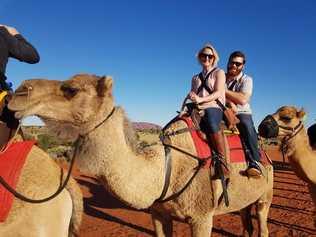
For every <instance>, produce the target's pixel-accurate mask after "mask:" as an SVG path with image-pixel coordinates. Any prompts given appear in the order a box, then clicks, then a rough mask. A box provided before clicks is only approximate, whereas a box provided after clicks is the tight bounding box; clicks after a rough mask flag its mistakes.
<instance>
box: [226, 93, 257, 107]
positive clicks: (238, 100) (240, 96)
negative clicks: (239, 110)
mask: <svg viewBox="0 0 316 237" xmlns="http://www.w3.org/2000/svg"><path fill="white" fill-rule="evenodd" d="M250 96H251V95H250V94H247V93H243V92H234V91H231V90H226V98H227V99H228V100H229V101H231V102H233V103H234V104H240V105H244V104H247V103H248V102H249V100H250Z"/></svg>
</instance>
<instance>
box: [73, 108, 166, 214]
mask: <svg viewBox="0 0 316 237" xmlns="http://www.w3.org/2000/svg"><path fill="white" fill-rule="evenodd" d="M160 155H162V153H161V154H160ZM87 156H89V157H91V158H90V159H86V157H87ZM78 161H79V166H80V167H86V168H87V169H88V172H91V173H94V174H97V175H98V176H99V177H100V179H101V180H102V182H103V183H104V185H105V186H106V188H107V189H108V190H109V191H110V192H111V193H113V194H114V195H116V196H117V197H118V198H119V199H120V200H122V201H124V202H125V203H126V204H127V205H130V206H132V207H135V208H147V207H149V206H150V205H151V204H152V203H153V202H154V201H155V200H156V199H157V198H158V197H159V196H160V194H161V191H162V188H163V187H162V186H163V182H164V180H163V167H164V159H163V157H154V158H152V159H150V158H146V157H144V156H142V155H137V154H135V153H134V152H133V151H132V149H131V147H130V146H128V144H127V141H126V139H125V134H124V113H123V111H122V110H121V109H116V110H115V112H114V113H113V115H112V116H111V117H110V118H109V119H108V120H107V122H106V123H103V124H102V125H101V126H99V127H98V128H96V129H95V130H94V131H93V132H91V133H90V134H88V135H87V136H86V137H84V138H83V142H82V146H81V149H80V150H79V155H78ZM145 194H146V195H145Z"/></svg>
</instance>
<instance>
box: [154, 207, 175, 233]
mask: <svg viewBox="0 0 316 237" xmlns="http://www.w3.org/2000/svg"><path fill="white" fill-rule="evenodd" d="M151 217H152V220H153V224H154V228H155V232H156V236H157V237H172V219H171V217H169V216H167V215H166V216H165V215H162V214H161V213H158V212H156V211H153V210H151Z"/></svg>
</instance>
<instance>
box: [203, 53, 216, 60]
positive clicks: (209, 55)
mask: <svg viewBox="0 0 316 237" xmlns="http://www.w3.org/2000/svg"><path fill="white" fill-rule="evenodd" d="M213 57H214V55H213V54H206V53H201V54H200V58H203V59H206V58H209V59H212V58H213Z"/></svg>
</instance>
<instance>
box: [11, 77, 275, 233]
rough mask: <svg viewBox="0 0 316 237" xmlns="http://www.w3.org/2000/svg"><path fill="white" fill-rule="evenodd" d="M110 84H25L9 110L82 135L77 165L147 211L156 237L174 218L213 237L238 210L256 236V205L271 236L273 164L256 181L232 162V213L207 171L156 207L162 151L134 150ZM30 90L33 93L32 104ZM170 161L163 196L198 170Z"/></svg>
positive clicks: (177, 142) (183, 139)
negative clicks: (221, 218) (216, 224)
mask: <svg viewBox="0 0 316 237" xmlns="http://www.w3.org/2000/svg"><path fill="white" fill-rule="evenodd" d="M112 84H113V80H112V78H111V77H108V76H103V77H98V76H94V75H89V74H80V75H75V76H73V77H72V78H70V79H69V80H66V81H53V80H45V79H42V80H40V79H33V80H27V81H24V82H23V83H22V85H21V86H20V87H19V88H18V89H17V91H16V94H15V95H14V96H13V99H12V100H11V102H10V104H9V108H10V109H12V110H14V111H16V113H15V115H16V117H18V118H21V117H24V116H29V115H36V116H38V117H40V118H41V119H42V120H43V121H44V122H45V123H46V124H47V126H48V127H50V128H51V129H52V130H54V131H55V132H56V134H58V135H59V136H60V137H63V138H65V139H77V138H78V137H79V140H78V155H77V159H78V165H79V167H80V168H81V169H82V170H84V171H88V172H90V173H93V174H95V175H96V176H97V177H98V178H99V180H100V181H101V182H102V184H103V185H104V187H105V188H106V189H107V190H108V191H110V192H111V193H112V194H113V195H114V196H115V197H117V198H118V199H119V200H121V201H123V202H124V203H126V204H127V205H129V206H131V207H134V208H137V209H145V208H149V209H150V210H151V212H152V218H153V223H154V226H155V231H156V235H157V236H159V237H161V236H172V219H173V218H177V219H181V220H183V221H186V222H187V223H189V224H190V226H191V230H192V236H194V237H209V236H210V235H211V230H212V220H213V216H214V215H219V214H225V213H229V212H234V211H238V210H241V212H242V217H243V218H242V220H243V224H244V235H251V234H252V231H253V229H252V225H251V220H250V219H249V218H250V213H249V210H250V207H251V206H252V204H256V206H257V212H258V220H259V227H260V236H268V228H267V217H268V211H269V207H270V204H271V201H272V189H273V169H272V166H271V165H268V166H267V168H266V169H265V171H264V175H263V176H262V177H261V178H259V179H252V178H248V177H246V176H243V175H241V174H240V171H241V170H245V169H246V168H247V165H246V163H236V164H231V175H230V182H229V185H228V192H229V199H230V205H229V207H226V206H225V204H224V203H223V201H220V200H219V197H220V196H221V193H222V187H221V184H220V181H219V180H217V179H213V178H212V174H211V171H210V170H209V169H201V170H200V171H199V173H198V174H197V176H196V177H195V178H194V180H193V181H192V183H191V184H190V185H189V186H188V188H187V189H186V190H185V191H184V192H183V193H182V194H181V195H180V196H178V197H176V198H175V199H173V200H171V201H168V202H165V203H161V202H158V201H157V199H158V198H159V197H160V195H161V193H162V189H163V186H164V175H165V174H164V165H165V154H164V148H163V146H162V145H161V144H158V145H155V146H153V147H152V148H151V151H150V152H142V151H138V150H137V149H134V148H133V147H135V146H133V145H132V143H133V141H134V139H127V138H128V137H131V134H132V132H131V129H130V127H129V128H128V129H127V128H126V124H127V123H126V121H127V119H126V116H125V113H124V110H123V109H122V108H121V107H116V106H115V103H114V98H113V90H112ZM26 91H29V92H30V94H29V95H27V96H28V101H27V100H26V95H25V92H26ZM113 109H114V110H113ZM185 126H186V125H185V123H184V122H183V121H178V122H176V123H174V124H173V125H172V126H171V127H170V128H169V129H168V130H169V131H170V130H178V129H181V128H184V127H185ZM127 131H129V132H127ZM128 134H129V135H128ZM171 143H172V145H174V146H177V147H180V148H181V149H183V150H185V151H187V152H189V153H191V154H194V155H196V150H195V148H194V144H193V141H192V138H191V136H190V134H189V133H183V134H179V135H177V136H174V137H171ZM171 157H172V172H171V180H170V185H169V188H168V191H167V194H166V197H168V196H170V195H172V194H174V193H175V192H178V191H179V190H181V189H182V188H183V187H184V185H185V184H186V183H187V182H188V180H189V179H190V177H191V176H192V175H193V173H194V172H195V167H197V165H198V162H197V161H196V160H194V159H192V158H190V157H189V156H187V155H185V154H183V153H181V152H179V151H176V150H171Z"/></svg>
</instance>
